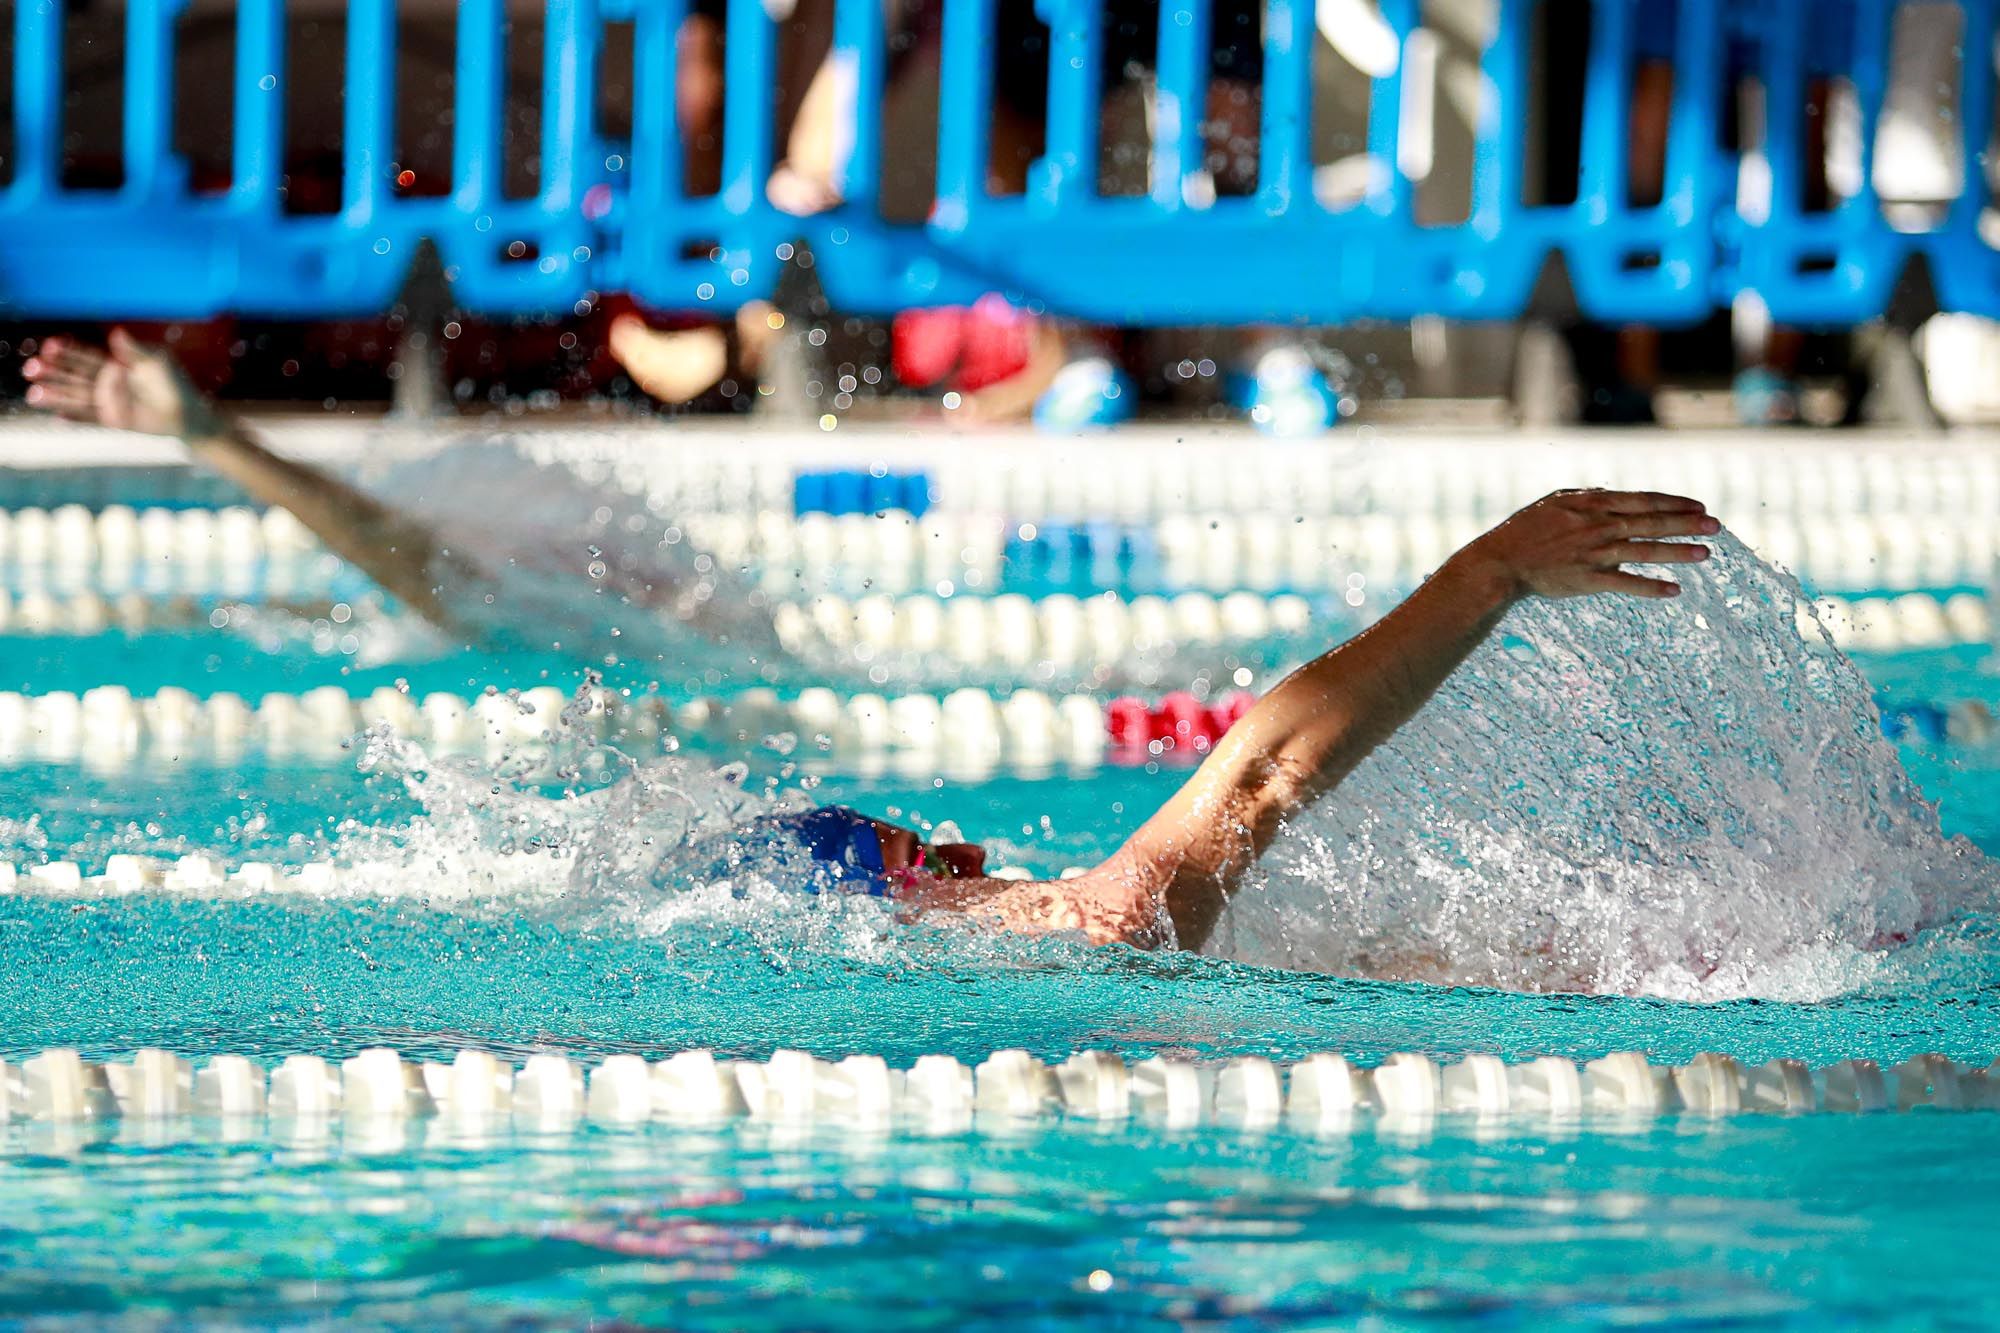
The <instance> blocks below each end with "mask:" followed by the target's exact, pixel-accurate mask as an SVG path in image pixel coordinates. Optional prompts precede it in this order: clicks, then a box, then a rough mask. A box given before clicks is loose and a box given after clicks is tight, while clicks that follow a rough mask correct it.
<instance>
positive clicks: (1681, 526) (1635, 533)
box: [1604, 514, 1722, 540]
mask: <svg viewBox="0 0 2000 1333" xmlns="http://www.w3.org/2000/svg"><path fill="white" fill-rule="evenodd" d="M1604 526H1605V528H1606V529H1607V530H1609V532H1610V533H1611V535H1612V536H1613V537H1617V538H1622V539H1627V540H1629V539H1631V538H1633V537H1709V536H1713V535H1714V534H1715V533H1718V532H1720V531H1721V530H1722V525H1721V524H1720V523H1718V522H1716V521H1715V520H1714V519H1712V518H1710V517H1709V516H1708V515H1707V514H1619V515H1615V516H1613V517H1612V518H1609V519H1607V520H1606V521H1605V523H1604Z"/></svg>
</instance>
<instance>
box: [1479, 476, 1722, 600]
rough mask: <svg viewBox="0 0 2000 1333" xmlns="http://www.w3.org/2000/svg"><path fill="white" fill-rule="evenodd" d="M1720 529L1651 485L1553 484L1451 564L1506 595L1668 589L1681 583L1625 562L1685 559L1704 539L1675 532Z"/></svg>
mask: <svg viewBox="0 0 2000 1333" xmlns="http://www.w3.org/2000/svg"><path fill="white" fill-rule="evenodd" d="M1721 530H1722V525H1721V524H1720V523H1718V522H1717V521H1716V520H1715V519H1714V518H1712V517H1711V516H1710V515H1709V513H1708V511H1707V509H1705V508H1704V507H1703V506H1702V503H1701V502H1700V501H1699V500H1690V499H1689V498H1687V497H1686V496H1684V495H1663V494H1660V493H1659V492H1657V491H1557V492H1556V493H1555V494H1553V495H1549V496H1545V497H1543V498H1542V499H1540V500H1537V501H1536V502H1535V503H1533V504H1531V505H1529V506H1528V507H1527V508H1526V509H1523V510H1521V511H1520V512H1519V513H1517V514H1515V515H1514V516H1513V517H1512V518H1510V519H1508V520H1507V521H1506V522H1504V523H1502V524H1501V525H1500V526H1499V527H1497V528H1494V529H1493V530H1492V531H1491V532H1488V533H1487V534H1486V535H1485V536H1483V537H1480V538H1478V539H1477V540H1475V541H1473V542H1472V543H1470V544H1469V545H1467V546H1466V547H1465V549H1464V550H1462V551H1460V552H1459V553H1458V554H1457V555H1455V556H1453V557H1452V559H1451V562H1450V563H1451V564H1453V565H1456V566H1458V567H1459V568H1460V569H1461V570H1463V571H1465V572H1467V573H1471V574H1474V575H1475V576H1476V577H1479V578H1482V579H1490V580H1493V581H1494V585H1493V586H1495V588H1496V589H1497V590H1498V591H1499V593H1500V594H1501V595H1502V596H1503V597H1504V598H1505V599H1506V600H1508V601H1518V600H1520V599H1521V598H1523V597H1527V596H1536V597H1582V596H1586V595H1588V594H1590V593H1600V592H1615V593H1622V594H1624V595H1626V596H1628V597H1673V596H1676V595H1677V594H1679V592H1680V585H1679V584H1676V583H1674V582H1672V581H1671V580H1669V579H1661V578H1652V577H1649V576H1647V575H1644V574H1634V573H1632V572H1631V571H1630V570H1627V569H1625V568H1624V566H1626V565H1691V564H1698V563H1699V562H1701V561H1703V560H1706V559H1708V555H1709V550H1708V547H1706V546H1703V545H1701V544H1699V543H1696V542H1689V541H1684V540H1678V539H1680V538H1687V537H1709V536H1713V535H1714V534H1716V533H1717V532H1720V531H1721Z"/></svg>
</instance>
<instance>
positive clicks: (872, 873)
mask: <svg viewBox="0 0 2000 1333" xmlns="http://www.w3.org/2000/svg"><path fill="white" fill-rule="evenodd" d="M773 822H774V823H776V824H777V825H778V826H779V827H781V828H783V829H784V830H785V831H786V832H787V833H790V834H791V835H792V836H793V837H795V838H797V839H798V840H799V841H800V842H801V843H803V844H805V848H806V850H807V851H808V852H810V853H812V856H813V859H814V860H815V861H818V862H819V863H820V864H821V865H823V866H825V867H826V868H827V870H828V872H829V873H830V874H831V875H832V877H833V887H834V888H835V889H836V890H838V891H840V892H843V893H865V894H868V895H870V896H871V897H877V898H882V897H887V896H888V893H889V876H888V872H887V871H886V870H885V869H884V868H883V865H882V835H881V833H880V832H879V831H878V830H877V829H876V827H875V821H874V820H872V819H870V818H869V817H868V816H867V815H864V814H862V813H861V812H860V811H859V810H850V809H848V808H847V807H846V806H844V805H827V806H821V807H820V808H819V809H817V810H808V811H806V812H805V813H803V814H797V815H781V816H779V817H778V818H777V819H776V820H774V821H773ZM810 891H811V892H813V893H817V892H819V886H818V885H812V886H810Z"/></svg>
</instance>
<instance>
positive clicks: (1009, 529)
mask: <svg viewBox="0 0 2000 1333" xmlns="http://www.w3.org/2000/svg"><path fill="white" fill-rule="evenodd" d="M1510 512H1511V511H1510ZM1718 512H1723V511H1721V510H1718ZM1502 517H1505V514H1493V515H1471V514H1460V515H1443V516H1439V515H1432V514H1425V513H1408V512H1401V511H1399V510H1398V509H1397V508H1396V507H1394V506H1393V505H1392V506H1389V507H1387V508H1385V509H1384V510H1382V511H1380V512H1374V513H1368V514H1358V515H1332V516H1328V515H1317V514H1297V513H1290V514H1288V513H1287V512H1286V510H1285V509H1283V508H1277V509H1273V510H1271V511H1268V512H1262V513H1241V514H1239V513H1233V512H1229V511H1215V512H1208V513H1189V514H1169V515H1165V516H1162V517H1160V518H1159V519H1157V520H1153V521H1149V522H1144V523H1136V524H1135V523H1127V522H1120V521H1117V520H1107V519H1101V518H1100V519H1092V518H1088V517H1085V518H1079V519H1075V520H1064V519H1051V518H1047V517H1037V518H1033V519H1029V520H1023V521H1010V520H1008V519H1005V518H1003V517H1002V516H1001V515H999V514H997V513H992V512H984V513H940V512H931V513H927V514H925V515H923V516H922V517H916V516H913V515H911V514H908V513H887V514H844V515H828V514H806V515H798V516H794V515H792V514H790V513H787V512H782V511H775V510H762V511H755V512H711V513H701V514H690V515H688V516H687V517H686V518H685V519H684V520H683V526H684V527H685V528H686V531H687V534H688V537H689V540H691V541H692V542H693V543H694V544H695V545H696V546H698V547H700V548H701V549H703V550H706V551H709V552H711V553H713V554H714V555H715V556H716V558H717V559H718V560H719V561H720V562H721V563H722V564H723V565H724V567H725V568H732V569H733V568H746V567H752V568H757V569H760V570H761V571H762V573H763V580H764V583H765V585H766V586H767V587H768V588H770V589H771V590H772V591H774V592H776V593H779V594H781V595H782V594H785V593H787V592H790V591H793V590H796V589H798V588H805V589H808V590H818V589H820V588H826V589H830V590H834V591H840V590H845V589H848V588H850V587H851V586H858V585H859V584H861V583H862V582H863V581H865V582H866V583H867V585H868V586H870V587H872V588H876V589H879V590H882V591H886V592H909V591H914V590H917V589H929V588H934V587H937V586H939V585H940V584H944V583H949V584H951V585H953V586H954V587H963V588H969V589H973V590H976V591H991V590H996V589H1005V588H1010V587H1011V588H1023V587H1042V586H1048V585H1051V584H1053V585H1059V586H1060V585H1079V586H1085V587H1110V588H1124V587H1130V588H1139V589H1146V590H1174V591H1185V590H1206V591H1210V592H1225V591H1230V590H1234V589H1252V590H1259V591H1276V590H1281V589H1282V590H1289V591H1293V592H1334V593H1346V592H1349V591H1351V590H1355V589H1363V588H1375V589H1379V590H1397V589H1401V590H1407V589H1409V588H1411V587H1414V586H1415V585H1416V584H1417V583H1418V582H1421V581H1422V580H1423V579H1424V578H1426V577H1427V576H1429V575H1430V574H1431V573H1432V572H1433V571H1434V570H1436V569H1437V568H1438V566H1439V565H1441V564H1443V563H1444V561H1445V560H1446V558H1448V557H1449V556H1450V555H1451V553H1452V552H1453V551H1456V550H1457V549H1458V548H1459V547H1461V546H1463V545H1464V544H1465V543H1466V542H1468V541H1471V540H1472V539H1473V538H1474V537H1477V536H1478V535H1479V534H1480V533H1481V532H1483V531H1485V530H1486V528H1487V527H1488V526H1490V525H1491V522H1495V521H1498V519H1500V518H1502ZM1728 518H1729V521H1730V526H1731V528H1732V530H1733V531H1735V532H1736V534H1737V535H1738V536H1739V537H1741V538H1742V539H1743V540H1744V541H1746V542H1747V543H1749V544H1750V546H1751V547H1752V548H1753V549H1755V550H1757V551H1758V552H1759V553H1760V554H1762V555H1763V556H1765V558H1767V559H1770V560H1773V561H1775V562H1777V563H1778V564H1781V565H1783V566H1784V567H1785V568H1787V569H1789V570H1791V571H1793V572H1794V573H1796V574H1798V575H1799V576H1800V577H1801V578H1802V579H1804V580H1805V581H1806V582H1807V583H1809V584H1812V585H1814V586H1816V587H1820V588H1826V589H1831V590H1834V591H1845V592H1857V591H1878V590H1890V589H1893V590H1897V591H1905V590H1922V589H1930V590H1935V589H1940V588H1957V587H1985V586H1986V585H1987V584H1988V583H1989V582H1990V581H1991V579H1992V578H1993V571H1994V563H1995V560H1996V558H2000V523H1996V522H1993V521H1991V520H1990V519H1986V520H1974V519H1965V520H1962V521H1959V520H1953V521H1940V520H1939V519H1938V518H1936V517H1929V516H1919V515H1914V514H1888V515H1864V514H1845V515H1830V516H1820V517H1816V518H1813V519H1809V520H1807V519H1794V518H1792V517H1791V516H1789V515H1773V514H1768V513H1765V512H1762V511H1758V510H1752V511H1750V512H1748V513H1746V514H1743V515H1741V516H1739V515H1736V514H1733V513H1730V514H1728Z"/></svg>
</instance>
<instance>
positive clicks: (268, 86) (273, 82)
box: [257, 74, 278, 93]
mask: <svg viewBox="0 0 2000 1333" xmlns="http://www.w3.org/2000/svg"><path fill="white" fill-rule="evenodd" d="M257 86H258V87H259V88H262V89H263V90H264V91H265V92H267V93H268V92H270V91H271V90H272V89H273V88H275V87H277V86H278V76H277V75H275V74H266V75H265V76H264V77H263V78H261V79H259V80H257Z"/></svg>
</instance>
